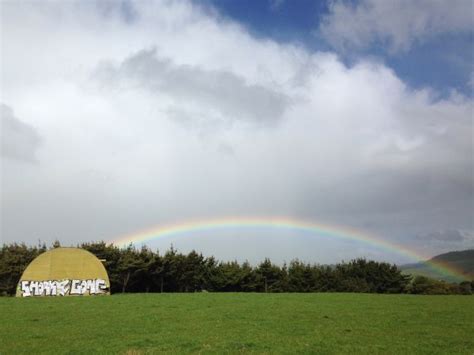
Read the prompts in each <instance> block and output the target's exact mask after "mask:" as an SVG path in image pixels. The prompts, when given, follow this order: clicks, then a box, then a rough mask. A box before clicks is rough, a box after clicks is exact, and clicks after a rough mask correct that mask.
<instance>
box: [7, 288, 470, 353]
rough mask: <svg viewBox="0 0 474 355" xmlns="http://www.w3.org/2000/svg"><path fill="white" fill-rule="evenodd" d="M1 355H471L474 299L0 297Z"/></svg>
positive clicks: (364, 296)
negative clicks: (239, 354)
mask: <svg viewBox="0 0 474 355" xmlns="http://www.w3.org/2000/svg"><path fill="white" fill-rule="evenodd" d="M0 315H1V317H2V322H1V325H0V353H1V354H3V353H5V354H6V353H18V352H30V353H38V352H45V353H52V352H54V353H58V352H59V353H61V352H63V353H64V352H73V353H77V352H82V353H88V352H102V353H103V352H114V353H116V352H119V353H135V354H137V353H141V352H142V351H143V352H157V351H165V352H170V353H171V352H189V351H191V352H197V351H205V352H218V353H221V352H242V351H254V352H286V353H294V352H315V351H318V352H324V353H353V352H356V353H367V352H370V353H374V352H382V353H392V354H402V353H430V354H432V353H444V354H446V353H465V354H472V353H473V352H474V337H473V336H472V335H473V334H474V297H473V296H413V295H370V294H244V293H241V294H222V293H221V294H213V293H201V294H141V295H123V296H122V295H116V296H111V297H90V298H87V297H84V298H73V297H69V298H58V299H51V298H43V299H16V298H0Z"/></svg>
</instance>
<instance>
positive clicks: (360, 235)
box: [110, 217, 466, 280]
mask: <svg viewBox="0 0 474 355" xmlns="http://www.w3.org/2000/svg"><path fill="white" fill-rule="evenodd" d="M237 228H238V229H242V228H259V229H260V228H264V229H278V230H291V231H297V232H304V233H306V234H308V233H309V234H312V235H318V236H323V237H328V238H335V239H339V240H349V241H351V240H352V241H357V242H362V243H364V244H367V245H371V246H373V247H376V248H378V249H381V250H385V251H388V252H390V253H396V254H398V255H401V256H404V257H408V258H409V259H411V260H413V261H414V262H419V261H423V260H427V257H426V256H423V255H421V254H420V253H417V252H415V251H413V250H411V249H408V248H406V247H404V246H402V245H399V244H395V243H393V242H389V241H386V240H384V239H381V238H380V237H375V236H373V235H371V234H369V233H366V232H361V231H358V230H356V229H352V228H346V227H343V226H331V225H327V224H321V223H314V222H309V221H304V220H300V219H295V218H288V217H258V218H257V217H225V218H219V219H205V220H191V221H187V222H182V223H175V224H170V225H160V226H156V227H152V228H149V229H145V230H142V231H139V232H136V233H132V234H128V235H124V236H121V237H119V238H116V239H113V240H111V241H110V242H111V243H112V244H115V245H118V246H121V247H123V246H127V245H130V244H135V243H142V244H143V243H145V242H147V241H151V240H156V239H161V238H165V237H174V236H180V235H188V234H193V233H196V232H202V231H211V230H219V229H237ZM425 262H426V263H427V265H428V266H429V267H430V268H431V269H433V270H434V271H438V272H440V273H442V274H443V275H445V276H451V277H454V278H455V279H461V280H463V279H466V276H465V275H463V274H462V273H461V272H460V271H459V270H457V269H455V268H454V267H452V266H451V265H446V264H444V263H441V262H437V261H436V262H435V261H425Z"/></svg>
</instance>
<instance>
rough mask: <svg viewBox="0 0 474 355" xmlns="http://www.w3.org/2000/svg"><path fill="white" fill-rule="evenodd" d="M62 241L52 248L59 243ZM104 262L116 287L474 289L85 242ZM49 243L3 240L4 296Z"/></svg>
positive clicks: (355, 266) (390, 272)
mask: <svg viewBox="0 0 474 355" xmlns="http://www.w3.org/2000/svg"><path fill="white" fill-rule="evenodd" d="M59 246H60V245H59V243H57V242H56V243H55V244H53V246H52V248H55V247H59ZM79 247H81V248H84V249H86V250H89V251H90V252H92V253H93V254H94V255H96V256H97V257H98V258H99V259H105V261H104V264H105V267H106V269H107V272H108V274H109V278H110V283H111V292H112V293H120V292H198V291H210V292H371V293H418V294H471V293H472V289H473V288H474V282H463V283H461V284H453V283H446V282H442V281H437V280H433V279H429V278H426V277H422V276H418V277H415V278H412V277H411V276H409V275H404V274H402V272H401V270H400V269H398V267H397V266H396V265H390V264H388V263H384V262H376V261H367V260H365V259H356V260H353V261H350V262H344V263H340V264H337V265H333V266H325V265H317V264H308V263H304V262H301V261H298V260H294V261H292V262H290V263H289V264H288V265H286V264H285V265H283V266H278V265H276V264H273V263H272V262H271V261H270V260H269V259H265V260H264V261H263V262H261V263H260V264H258V265H257V266H252V265H250V264H249V263H248V262H244V263H238V262H236V261H232V262H222V261H218V260H216V259H215V258H214V257H212V256H211V257H204V256H203V255H202V254H198V253H196V252H195V251H192V252H190V253H189V254H182V253H179V252H178V251H176V250H175V249H174V248H173V247H171V248H170V250H168V251H166V252H165V253H164V254H160V253H159V252H154V251H152V250H150V249H149V248H146V247H143V248H141V249H136V248H134V247H132V246H129V247H127V248H118V247H117V246H114V245H111V244H106V243H104V242H98V243H84V244H82V245H80V246H79ZM46 250H47V247H46V245H44V244H43V245H39V246H36V247H31V246H27V245H24V244H10V245H3V247H2V248H1V250H0V295H14V294H15V292H16V285H17V283H18V280H19V279H20V277H21V274H22V273H23V271H24V269H25V268H26V267H27V266H28V264H29V263H30V262H31V261H32V260H33V259H34V258H35V257H36V256H38V255H39V254H41V253H43V252H45V251H46Z"/></svg>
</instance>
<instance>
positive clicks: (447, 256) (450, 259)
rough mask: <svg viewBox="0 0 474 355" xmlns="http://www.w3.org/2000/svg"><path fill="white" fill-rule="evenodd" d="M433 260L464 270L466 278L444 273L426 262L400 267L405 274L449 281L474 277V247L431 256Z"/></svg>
mask: <svg viewBox="0 0 474 355" xmlns="http://www.w3.org/2000/svg"><path fill="white" fill-rule="evenodd" d="M431 261H435V262H442V263H444V264H446V265H450V266H452V267H454V268H455V269H457V270H460V271H462V272H463V273H464V275H465V278H464V279H463V278H459V277H453V276H447V275H444V274H442V273H440V272H438V271H437V270H434V269H432V268H431V266H429V265H427V264H425V263H416V264H406V265H401V266H400V269H401V270H402V271H403V273H404V274H411V275H413V276H416V275H422V276H428V277H431V278H434V279H440V280H445V281H448V282H460V281H463V280H473V279H474V249H468V250H463V251H452V252H449V253H444V254H440V255H437V256H434V257H433V258H431Z"/></svg>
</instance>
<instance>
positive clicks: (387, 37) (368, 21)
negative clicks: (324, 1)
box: [320, 0, 473, 52]
mask: <svg viewBox="0 0 474 355" xmlns="http://www.w3.org/2000/svg"><path fill="white" fill-rule="evenodd" d="M472 6H473V3H472V1H470V0H453V1H443V0H419V1H410V0H402V1H383V0H361V2H360V3H358V4H357V5H353V4H350V3H347V2H343V1H334V2H333V3H332V4H331V6H330V12H329V14H328V15H327V16H326V17H325V18H324V19H323V21H322V23H321V26H320V32H321V34H322V35H323V36H324V37H325V38H326V39H327V40H328V41H329V42H330V43H331V44H332V45H333V46H334V47H335V48H337V49H339V50H344V49H351V48H358V49H365V48H367V47H369V46H370V45H371V44H373V43H374V42H381V43H384V44H387V45H388V47H389V49H390V50H391V51H393V52H396V51H405V50H407V49H409V48H410V47H411V46H412V45H413V43H414V42H422V41H425V40H429V39H430V38H432V37H433V36H435V35H438V34H440V33H459V32H465V33H469V32H472V29H473V16H472V13H473V7H472Z"/></svg>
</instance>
